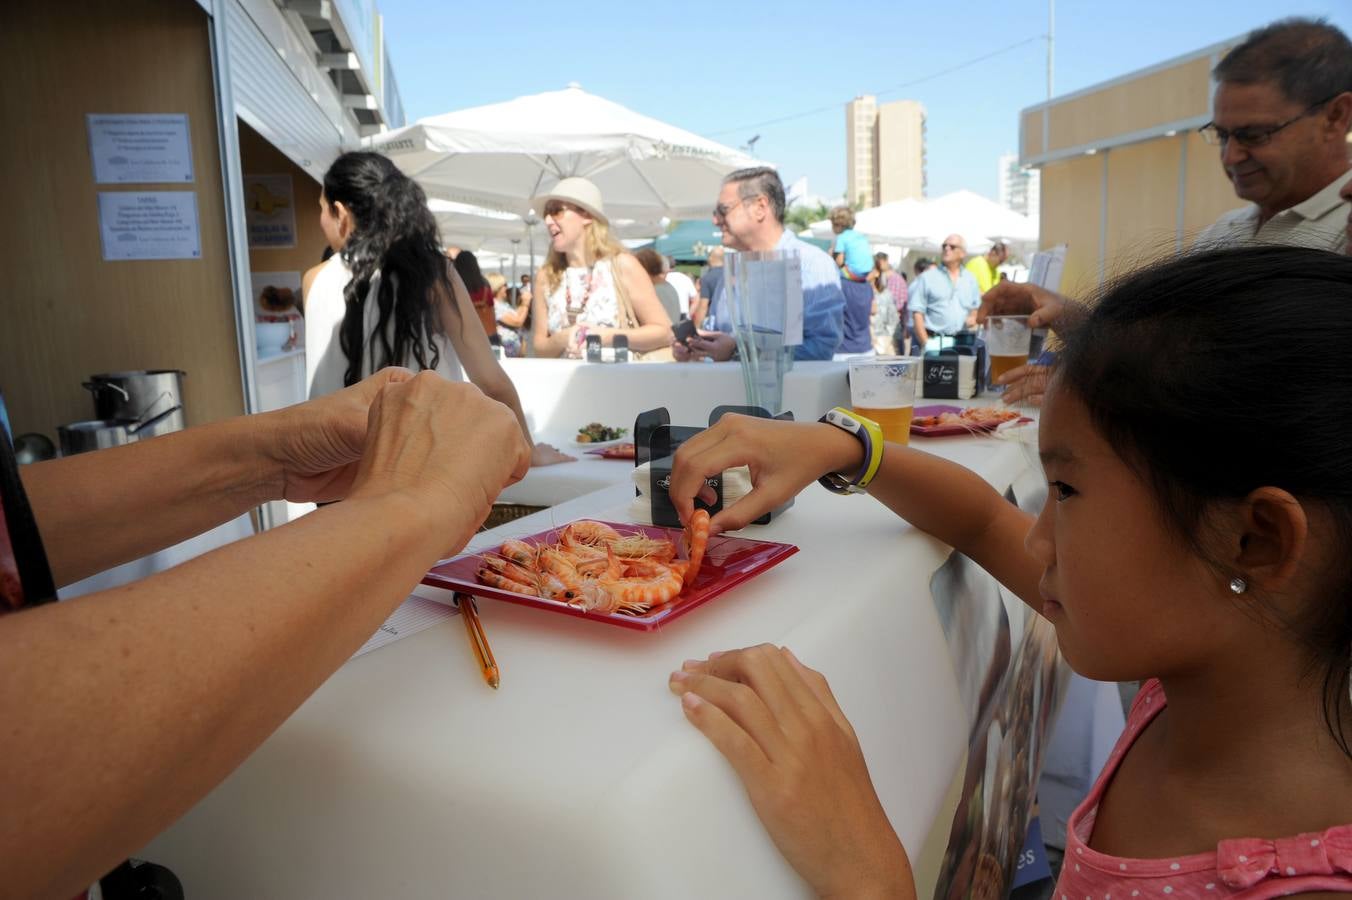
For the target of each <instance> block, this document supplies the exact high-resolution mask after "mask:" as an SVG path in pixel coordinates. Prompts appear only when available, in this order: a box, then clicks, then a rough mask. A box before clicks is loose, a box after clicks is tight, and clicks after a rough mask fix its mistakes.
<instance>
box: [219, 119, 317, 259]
mask: <svg viewBox="0 0 1352 900" xmlns="http://www.w3.org/2000/svg"><path fill="white" fill-rule="evenodd" d="M239 155H240V165H241V168H242V169H243V170H244V176H245V177H246V178H247V177H248V176H250V175H290V176H291V187H292V192H293V200H294V202H295V205H296V210H295V212H296V246H294V247H286V248H277V249H272V248H267V247H250V248H249V268H250V269H251V270H252V271H254V272H301V273H304V272H305V270H306V269H308V268H310V267H311V266H314V265H317V264H318V263H319V261H320V256H321V255H322V254H323V252H324V247H325V246H327V244H326V243H325V241H324V232H323V231H321V230H320V228H319V195H320V193H321V191H322V187H323V186H322V185H321V184H320V183H319V182H317V181H315V180H314V176H313V175H312V174H311V173H310V172H307V171H306V170H305V169H302V168H301V167H300V166H298V165H296V164H295V163H293V162H292V161H291V160H290V158H288V157H287V156H286V154H284V153H282V152H281V151H280V150H278V149H277V148H276V147H274V146H272V144H269V143H268V142H267V140H265V139H264V138H263V136H262V135H260V134H259V133H258V132H256V131H254V130H253V129H252V128H250V127H249V126H248V125H246V124H244V123H243V122H240V123H239ZM316 174H318V173H316Z"/></svg>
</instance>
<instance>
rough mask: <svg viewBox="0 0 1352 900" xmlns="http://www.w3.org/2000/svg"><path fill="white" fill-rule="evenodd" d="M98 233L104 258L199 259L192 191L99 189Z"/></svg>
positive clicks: (195, 199)
mask: <svg viewBox="0 0 1352 900" xmlns="http://www.w3.org/2000/svg"><path fill="white" fill-rule="evenodd" d="M99 235H100V237H101V238H102V239H103V258H104V260H105V261H108V262H117V261H120V260H131V259H201V258H202V235H201V231H200V230H199V228H198V224H197V194H196V192H194V191H148V192H144V193H143V192H140V191H117V192H112V191H100V192H99Z"/></svg>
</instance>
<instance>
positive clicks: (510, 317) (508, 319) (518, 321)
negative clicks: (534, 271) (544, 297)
mask: <svg viewBox="0 0 1352 900" xmlns="http://www.w3.org/2000/svg"><path fill="white" fill-rule="evenodd" d="M528 315H530V298H529V297H527V298H526V299H524V300H522V301H521V302H520V303H518V304H517V306H516V309H514V310H512V311H511V312H508V313H503V314H502V315H500V316H498V321H499V322H500V323H501V324H503V325H506V326H507V327H508V328H520V327H521V326H522V325H525V324H526V317H527V316H528Z"/></svg>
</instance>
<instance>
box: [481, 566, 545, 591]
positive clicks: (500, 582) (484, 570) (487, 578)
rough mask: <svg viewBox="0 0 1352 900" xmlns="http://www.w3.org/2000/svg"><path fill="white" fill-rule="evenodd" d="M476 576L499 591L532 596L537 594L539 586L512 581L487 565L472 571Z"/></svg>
mask: <svg viewBox="0 0 1352 900" xmlns="http://www.w3.org/2000/svg"><path fill="white" fill-rule="evenodd" d="M474 577H475V578H478V579H479V580H480V581H482V582H483V583H484V584H486V585H488V586H489V587H495V588H497V589H498V590H500V591H510V592H511V593H513V594H528V595H530V596H532V597H536V596H539V588H538V587H536V586H535V585H530V584H522V583H521V582H519V581H513V580H512V579H510V578H508V577H507V576H505V575H499V574H498V573H497V572H494V571H493V570H492V569H490V568H489V567H488V566H480V567H479V571H477V572H475V573H474Z"/></svg>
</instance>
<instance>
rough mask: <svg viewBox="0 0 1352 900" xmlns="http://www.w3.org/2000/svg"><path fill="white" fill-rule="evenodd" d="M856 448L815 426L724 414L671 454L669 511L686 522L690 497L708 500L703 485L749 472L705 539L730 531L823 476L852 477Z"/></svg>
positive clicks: (858, 462) (828, 428)
mask: <svg viewBox="0 0 1352 900" xmlns="http://www.w3.org/2000/svg"><path fill="white" fill-rule="evenodd" d="M863 456H864V451H863V447H862V445H861V444H860V443H859V441H858V440H856V439H855V438H854V437H853V436H852V435H849V434H846V433H845V432H844V431H841V430H840V429H839V428H836V427H835V426H833V425H826V424H822V423H820V422H783V421H779V420H777V419H758V418H755V417H752V416H739V415H733V414H729V415H726V416H724V417H723V418H722V419H720V420H719V421H718V424H717V425H715V426H713V427H712V428H710V429H708V430H706V431H702V432H700V433H699V434H697V435H695V436H694V437H692V438H691V439H690V440H688V441H686V442H685V443H684V444H682V445H681V446H680V448H679V449H678V450H677V451H676V460H675V464H674V466H673V467H672V472H671V487H670V488H669V489H668V493H669V494H670V495H671V502H672V505H674V506H675V507H676V512H677V515H679V516H680V517H681V521H682V522H685V521H687V520H688V519H689V517H690V514H691V513H692V512H693V511H694V508H695V497H697V496H699V497H700V498H701V499H703V500H704V501H705V502H712V501H713V500H714V494H713V490H712V489H711V488H709V487H706V486H705V484H704V479H705V478H708V477H709V476H710V475H717V474H719V473H721V472H722V471H723V470H724V469H731V468H735V467H737V466H749V467H750V469H751V484H752V490H751V492H750V493H748V494H747V495H746V496H745V497H743V498H742V499H741V500H738V501H737V502H736V503H734V504H732V505H731V506H729V507H727V508H725V509H724V510H722V511H721V512H719V513H718V515H716V516H714V517H713V520H712V521H711V522H710V523H709V533H710V534H718V533H719V532H723V531H734V530H736V529H738V528H741V527H743V526H744V525H746V524H747V523H748V522H751V521H753V520H755V519H757V518H759V517H760V516H762V515H764V514H765V513H767V512H769V511H770V510H772V509H774V508H776V507H778V506H779V505H781V504H782V503H784V501H786V500H788V499H789V498H790V497H792V496H794V495H795V494H797V493H798V492H799V491H801V490H802V489H803V488H804V487H806V486H807V485H809V484H811V483H812V482H814V481H816V480H817V479H818V478H820V477H821V476H822V475H825V474H826V473H827V472H848V473H849V474H851V475H853V474H854V473H855V472H857V471H858V470H859V468H860V466H862V465H863Z"/></svg>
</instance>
